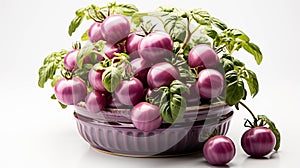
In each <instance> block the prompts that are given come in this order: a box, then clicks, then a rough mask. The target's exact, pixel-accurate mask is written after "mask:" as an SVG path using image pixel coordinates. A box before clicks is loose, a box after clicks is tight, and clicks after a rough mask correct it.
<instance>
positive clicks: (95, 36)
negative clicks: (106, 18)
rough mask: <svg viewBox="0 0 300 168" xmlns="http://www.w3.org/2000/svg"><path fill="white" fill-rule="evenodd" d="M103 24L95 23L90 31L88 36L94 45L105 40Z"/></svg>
mask: <svg viewBox="0 0 300 168" xmlns="http://www.w3.org/2000/svg"><path fill="white" fill-rule="evenodd" d="M101 24H102V23H98V22H95V23H93V24H92V25H91V26H90V28H89V30H88V36H89V39H90V41H91V42H92V43H94V42H97V41H100V40H104V39H103V36H102V34H101Z"/></svg>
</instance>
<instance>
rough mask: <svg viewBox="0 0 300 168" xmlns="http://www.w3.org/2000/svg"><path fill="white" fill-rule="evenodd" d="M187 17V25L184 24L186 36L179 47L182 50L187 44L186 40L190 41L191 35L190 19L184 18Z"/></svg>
mask: <svg viewBox="0 0 300 168" xmlns="http://www.w3.org/2000/svg"><path fill="white" fill-rule="evenodd" d="M186 19H187V25H186V36H185V39H184V42H183V45H182V47H181V49H182V50H184V49H185V48H186V46H187V44H188V42H189V41H190V39H191V37H192V33H191V30H190V24H191V20H190V18H189V17H187V18H186Z"/></svg>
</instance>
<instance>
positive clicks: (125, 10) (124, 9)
mask: <svg viewBox="0 0 300 168" xmlns="http://www.w3.org/2000/svg"><path fill="white" fill-rule="evenodd" d="M111 10H112V11H113V13H117V14H121V15H125V16H132V15H133V14H134V13H136V12H138V11H139V10H138V8H137V7H136V6H135V5H133V4H116V5H114V6H113V7H112V9H111Z"/></svg>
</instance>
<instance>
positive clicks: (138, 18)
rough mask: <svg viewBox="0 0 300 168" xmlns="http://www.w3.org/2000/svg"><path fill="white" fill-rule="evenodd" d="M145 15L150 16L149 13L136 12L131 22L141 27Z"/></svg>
mask: <svg viewBox="0 0 300 168" xmlns="http://www.w3.org/2000/svg"><path fill="white" fill-rule="evenodd" d="M144 16H149V13H135V14H133V15H132V17H131V22H132V23H134V24H135V25H136V26H137V27H139V26H140V25H141V24H142V23H143V17H144Z"/></svg>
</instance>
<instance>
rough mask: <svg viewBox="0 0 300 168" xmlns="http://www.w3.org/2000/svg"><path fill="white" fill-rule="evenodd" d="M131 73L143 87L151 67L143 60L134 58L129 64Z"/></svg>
mask: <svg viewBox="0 0 300 168" xmlns="http://www.w3.org/2000/svg"><path fill="white" fill-rule="evenodd" d="M130 64H131V65H132V69H133V73H134V76H135V77H136V78H138V79H139V80H140V81H141V82H142V83H143V84H144V85H147V75H148V71H149V69H150V67H151V65H150V64H149V63H147V62H146V61H145V60H144V59H143V58H136V59H134V60H132V61H131V62H130Z"/></svg>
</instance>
